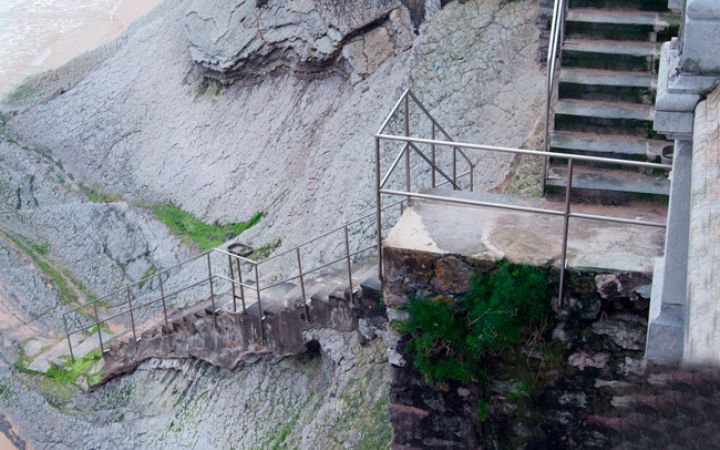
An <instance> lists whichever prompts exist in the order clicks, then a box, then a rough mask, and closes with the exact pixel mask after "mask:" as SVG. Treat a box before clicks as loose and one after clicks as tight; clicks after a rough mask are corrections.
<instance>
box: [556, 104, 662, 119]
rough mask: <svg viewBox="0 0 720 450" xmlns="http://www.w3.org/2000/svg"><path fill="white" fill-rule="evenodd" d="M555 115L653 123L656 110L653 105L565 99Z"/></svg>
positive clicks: (558, 106) (558, 105)
mask: <svg viewBox="0 0 720 450" xmlns="http://www.w3.org/2000/svg"><path fill="white" fill-rule="evenodd" d="M555 114H564V115H570V116H582V117H591V118H600V119H629V120H645V121H652V120H654V117H655V108H654V107H653V105H645V104H642V103H626V102H609V101H600V100H571V99H563V100H559V101H558V103H557V106H556V108H555Z"/></svg>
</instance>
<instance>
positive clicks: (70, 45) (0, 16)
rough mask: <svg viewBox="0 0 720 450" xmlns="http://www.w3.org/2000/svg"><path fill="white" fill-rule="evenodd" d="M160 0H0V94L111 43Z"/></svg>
mask: <svg viewBox="0 0 720 450" xmlns="http://www.w3.org/2000/svg"><path fill="white" fill-rule="evenodd" d="M161 1H162V0H90V1H87V0H85V1H77V0H57V1H55V2H50V3H48V2H35V3H36V4H33V3H34V2H33V1H30V2H19V1H17V0H0V30H2V31H0V95H5V94H7V93H9V92H11V91H12V89H13V88H14V87H15V86H16V85H18V84H19V83H21V82H22V81H23V80H24V79H25V78H26V77H28V76H30V75H34V74H37V73H41V72H43V71H46V70H49V69H53V68H56V67H59V66H61V65H62V64H64V63H66V62H67V61H69V60H71V59H73V58H75V57H77V56H79V55H81V54H83V53H84V52H86V51H88V50H92V49H94V48H97V47H99V46H101V45H103V44H106V43H108V42H110V41H112V40H113V39H115V38H116V37H118V36H119V35H120V33H122V31H123V30H124V29H125V28H126V27H127V26H128V25H129V24H130V23H132V22H133V21H134V20H135V19H137V18H138V17H141V16H143V15H145V14H147V13H148V12H150V11H151V10H152V9H153V8H155V7H156V6H157V5H158V4H159V3H161ZM3 2H5V3H3ZM3 6H4V7H3Z"/></svg>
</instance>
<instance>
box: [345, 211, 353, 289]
mask: <svg viewBox="0 0 720 450" xmlns="http://www.w3.org/2000/svg"><path fill="white" fill-rule="evenodd" d="M345 258H346V259H347V271H348V282H349V284H350V299H349V300H350V301H352V299H353V281H352V262H351V259H350V235H349V233H348V227H347V225H345Z"/></svg>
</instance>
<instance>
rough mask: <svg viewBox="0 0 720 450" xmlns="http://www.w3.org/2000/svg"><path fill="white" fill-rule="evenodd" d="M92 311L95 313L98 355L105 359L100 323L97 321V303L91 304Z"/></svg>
mask: <svg viewBox="0 0 720 450" xmlns="http://www.w3.org/2000/svg"><path fill="white" fill-rule="evenodd" d="M93 311H94V313H95V326H96V327H97V332H98V340H99V341H100V355H102V357H103V358H105V348H104V347H103V339H102V332H101V331H100V321H99V320H98V311H97V302H95V303H93Z"/></svg>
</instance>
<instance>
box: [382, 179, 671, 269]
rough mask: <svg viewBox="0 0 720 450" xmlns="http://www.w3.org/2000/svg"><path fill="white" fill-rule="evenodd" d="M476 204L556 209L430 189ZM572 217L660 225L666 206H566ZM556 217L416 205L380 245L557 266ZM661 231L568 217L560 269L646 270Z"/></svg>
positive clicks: (552, 204) (553, 204)
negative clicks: (582, 215)
mask: <svg viewBox="0 0 720 450" xmlns="http://www.w3.org/2000/svg"><path fill="white" fill-rule="evenodd" d="M432 193H433V194H438V195H449V196H454V197H458V198H466V199H474V200H479V201H489V202H502V203H510V204H515V205H524V206H532V207H538V208H548V209H550V208H551V209H556V210H560V211H561V210H562V209H563V205H562V203H561V202H557V201H552V200H546V199H520V198H518V197H513V196H506V195H498V194H482V193H472V192H453V191H441V192H440V191H434V192H432ZM572 210H573V211H574V212H583V213H587V214H602V215H612V216H616V217H623V218H632V219H642V220H649V221H653V222H664V221H665V214H666V209H665V207H663V206H662V205H659V204H654V203H634V204H631V205H628V206H598V205H574V206H573V208H572ZM562 225H563V218H562V217H561V216H549V215H544V214H534V213H526V212H515V211H508V210H502V209H497V208H489V207H478V206H470V205H457V204H450V203H441V202H434V201H416V202H415V204H414V206H412V207H411V208H408V209H407V210H406V211H405V213H404V214H403V215H402V217H401V218H400V219H399V221H398V222H397V224H396V225H395V226H394V227H393V229H392V230H391V232H390V234H389V235H388V237H387V238H386V239H385V241H384V245H385V247H392V248H402V249H409V250H417V251H424V252H431V253H445V254H447V253H450V254H460V255H464V256H469V257H473V258H475V259H488V260H497V259H500V258H507V259H508V260H510V261H511V262H514V263H521V264H532V265H542V264H546V263H553V264H554V265H555V266H556V267H559V264H560V255H561V246H562ZM664 238H665V231H664V229H663V228H656V227H641V226H636V225H624V224H615V223H609V222H600V221H596V220H587V219H571V220H570V230H569V239H568V267H573V268H578V269H580V268H583V269H604V270H618V271H632V272H644V273H651V272H652V267H653V263H654V262H653V258H655V257H657V256H660V255H661V254H662V251H663V243H664Z"/></svg>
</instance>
